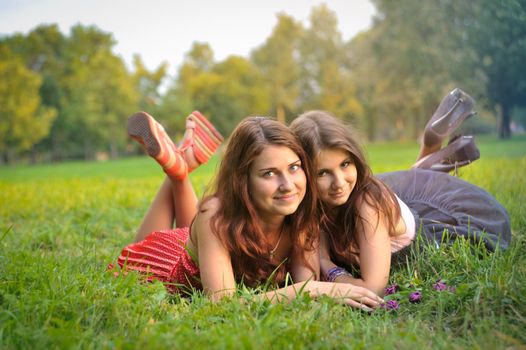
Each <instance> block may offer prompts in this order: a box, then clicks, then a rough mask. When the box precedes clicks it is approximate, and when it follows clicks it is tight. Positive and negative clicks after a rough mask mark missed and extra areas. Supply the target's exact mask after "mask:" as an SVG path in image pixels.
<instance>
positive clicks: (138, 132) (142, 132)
mask: <svg viewBox="0 0 526 350" xmlns="http://www.w3.org/2000/svg"><path fill="white" fill-rule="evenodd" d="M152 121H153V117H151V116H150V115H149V114H148V113H145V112H137V113H135V114H133V115H132V116H130V117H129V118H128V126H127V129H128V135H130V136H131V137H132V138H133V139H134V140H136V141H137V142H139V143H140V144H141V145H143V146H144V148H145V149H146V152H147V153H148V155H150V156H151V157H154V158H155V157H157V156H158V155H159V153H160V152H161V145H160V144H159V142H158V135H156V132H155V127H154V125H152Z"/></svg>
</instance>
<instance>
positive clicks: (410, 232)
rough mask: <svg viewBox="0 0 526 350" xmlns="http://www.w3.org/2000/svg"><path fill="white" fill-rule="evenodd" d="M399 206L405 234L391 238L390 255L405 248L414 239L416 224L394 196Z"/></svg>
mask: <svg viewBox="0 0 526 350" xmlns="http://www.w3.org/2000/svg"><path fill="white" fill-rule="evenodd" d="M396 199H397V200H398V204H399V205H400V213H401V215H402V220H404V223H405V232H404V233H402V234H401V235H398V236H391V253H395V252H397V251H399V250H401V249H402V248H404V247H407V246H408V245H410V244H411V242H412V241H413V240H414V239H415V235H416V224H415V217H414V216H413V213H412V212H411V210H410V209H409V207H408V206H407V204H405V203H404V202H403V201H402V200H401V199H400V198H398V196H396Z"/></svg>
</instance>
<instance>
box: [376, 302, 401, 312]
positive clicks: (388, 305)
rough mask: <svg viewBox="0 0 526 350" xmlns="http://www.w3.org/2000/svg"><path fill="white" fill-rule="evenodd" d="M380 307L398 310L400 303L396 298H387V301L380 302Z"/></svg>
mask: <svg viewBox="0 0 526 350" xmlns="http://www.w3.org/2000/svg"><path fill="white" fill-rule="evenodd" d="M380 307H381V308H382V309H386V310H398V308H399V307H400V305H399V304H398V302H397V301H396V300H388V301H387V302H385V303H383V304H381V305H380Z"/></svg>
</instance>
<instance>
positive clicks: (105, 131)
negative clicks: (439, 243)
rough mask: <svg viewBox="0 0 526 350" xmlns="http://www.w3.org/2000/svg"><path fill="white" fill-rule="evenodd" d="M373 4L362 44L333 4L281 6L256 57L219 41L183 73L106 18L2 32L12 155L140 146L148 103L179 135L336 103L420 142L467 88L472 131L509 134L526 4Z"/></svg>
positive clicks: (193, 54) (483, 0)
mask: <svg viewBox="0 0 526 350" xmlns="http://www.w3.org/2000/svg"><path fill="white" fill-rule="evenodd" d="M373 3H374V5H375V6H376V9H377V14H376V15H375V18H374V20H373V24H372V26H371V28H370V29H368V30H367V31H364V32H362V33H360V34H359V35H357V36H356V37H354V38H352V39H351V40H349V41H346V40H344V39H343V38H342V34H341V33H340V32H339V30H338V22H337V17H336V14H335V13H334V12H333V11H331V10H330V9H329V8H328V7H327V6H326V5H320V6H317V7H314V8H312V10H311V14H310V17H309V21H308V23H307V24H306V25H303V24H302V23H301V22H300V21H298V20H296V19H294V18H293V17H291V16H289V15H287V14H284V13H280V14H278V15H277V23H276V25H275V27H274V28H273V30H272V32H271V34H270V36H269V37H268V38H267V39H266V40H265V42H264V43H262V44H260V45H259V46H258V47H256V48H255V49H254V50H253V51H252V52H251V54H250V55H249V57H241V56H235V55H232V56H229V57H227V58H226V59H224V60H222V61H218V60H216V59H215V58H214V52H213V49H212V47H211V46H210V45H209V44H208V43H200V42H195V43H194V44H193V45H192V47H191V48H189V51H188V52H187V54H186V56H185V59H184V61H183V63H182V65H181V66H180V67H179V69H178V72H177V74H176V75H175V77H170V76H169V75H168V63H166V62H165V63H162V64H161V65H160V66H158V67H157V68H156V69H153V70H149V69H147V68H146V66H145V65H144V63H143V61H142V59H141V57H140V56H138V55H136V56H135V57H134V60H133V67H132V69H131V70H130V69H128V68H127V67H126V65H125V63H124V62H123V60H122V59H121V58H120V57H119V56H117V55H116V54H115V53H113V51H112V50H113V47H114V45H115V44H116V42H115V40H114V39H113V36H112V34H111V33H107V32H104V31H103V30H101V29H99V28H97V27H94V26H83V25H77V26H75V27H73V28H72V29H71V31H70V33H69V34H68V35H65V34H63V33H61V32H60V30H59V28H58V26H57V25H55V24H51V25H40V26H38V27H36V28H35V29H33V30H32V31H31V32H29V33H28V34H14V35H10V36H4V37H1V38H0V154H1V157H0V158H1V161H2V162H3V163H9V162H11V161H13V160H16V159H19V158H20V157H24V158H29V159H31V160H33V161H60V160H64V159H94V158H97V157H101V156H109V157H111V158H116V157H118V156H120V155H123V154H127V153H133V152H135V151H136V148H135V146H134V145H132V144H131V143H129V142H128V140H127V137H126V133H125V131H124V130H125V129H124V125H125V122H126V117H127V116H128V115H130V114H131V113H133V112H134V111H136V110H145V111H148V112H149V113H151V114H153V115H155V116H156V118H157V119H159V120H160V121H161V122H162V123H163V125H165V126H166V128H167V130H168V132H169V133H170V134H172V135H174V136H176V137H177V136H180V135H181V134H182V133H183V132H184V124H185V123H184V118H185V117H186V115H187V114H188V113H189V112H191V111H192V110H194V109H197V110H200V111H201V112H203V113H204V114H205V115H207V116H208V117H209V118H210V119H211V121H212V122H213V123H214V124H215V125H216V126H217V127H218V129H219V130H220V131H221V132H222V133H223V134H224V135H228V134H229V133H230V132H231V130H232V129H233V128H234V126H235V125H236V124H237V123H238V122H239V121H240V120H241V119H242V118H244V117H245V116H247V115H272V116H275V117H276V118H278V119H279V120H282V121H285V122H286V121H289V120H291V119H292V118H294V116H296V115H297V114H298V113H301V112H302V111H304V110H308V109H325V110H328V111H330V112H332V113H334V114H335V115H337V116H338V117H340V118H343V119H345V120H347V121H349V122H352V123H353V124H354V125H356V126H357V127H358V128H359V129H361V130H362V131H363V133H364V134H365V135H366V137H367V138H368V139H369V140H375V139H403V138H406V139H416V138H417V137H418V136H419V133H420V132H421V130H422V128H423V126H424V125H425V123H426V121H427V119H428V118H429V116H430V115H431V114H432V113H433V111H434V109H435V108H436V106H437V105H438V103H439V101H440V99H441V98H442V97H443V95H444V94H445V93H446V92H447V91H449V90H450V89H452V88H453V87H457V86H458V87H461V88H463V89H464V90H466V91H468V92H469V93H470V94H472V95H473V96H474V97H475V98H476V99H477V101H478V109H479V111H481V114H482V118H478V120H479V121H478V122H477V123H478V124H475V125H474V126H473V127H478V128H479V129H486V130H494V129H495V127H496V131H497V132H498V135H499V136H500V137H501V138H507V137H510V134H511V133H510V122H511V118H512V115H514V113H515V115H516V116H517V117H518V118H517V119H520V117H521V116H520V113H521V111H523V110H522V109H521V107H525V105H526V70H525V69H524V62H526V1H524V0H500V1H493V0H465V1H462V2H457V1H453V0H436V1H431V0H427V1H417V0H403V1H398V2H392V1H389V0H373ZM167 79H169V80H170V81H169V83H168V84H167V88H166V89H161V86H163V82H164V81H165V80H167ZM165 85H166V84H165Z"/></svg>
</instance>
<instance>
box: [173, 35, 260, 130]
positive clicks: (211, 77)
mask: <svg viewBox="0 0 526 350" xmlns="http://www.w3.org/2000/svg"><path fill="white" fill-rule="evenodd" d="M171 95H172V96H178V98H179V99H180V100H182V101H186V102H187V103H188V102H189V103H190V104H191V105H192V108H193V109H197V110H199V111H201V112H202V113H203V114H205V115H206V116H207V117H208V118H209V119H210V120H211V121H212V122H213V123H214V125H215V126H216V127H217V128H218V130H219V131H220V132H221V133H223V134H224V135H228V134H229V133H230V132H231V131H232V130H233V129H234V127H235V126H236V125H237V123H238V122H239V121H240V120H241V119H242V118H244V117H246V116H247V115H255V114H260V115H261V114H263V115H265V114H266V113H267V112H268V111H269V110H270V95H269V91H268V87H267V85H266V83H265V80H264V77H263V75H262V74H261V72H260V71H259V70H258V69H257V68H256V67H255V66H254V64H252V63H251V62H250V61H248V60H247V59H245V58H243V57H239V56H229V57H227V58H226V59H225V60H224V61H222V62H218V63H216V62H214V61H213V52H212V50H211V49H210V47H209V46H208V44H201V43H195V44H194V46H193V48H192V50H190V53H189V54H188V55H187V57H186V59H185V62H184V63H183V65H182V66H181V69H180V71H179V76H178V79H177V81H176V82H175V85H174V86H173V87H172V88H171ZM187 113H188V112H187Z"/></svg>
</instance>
